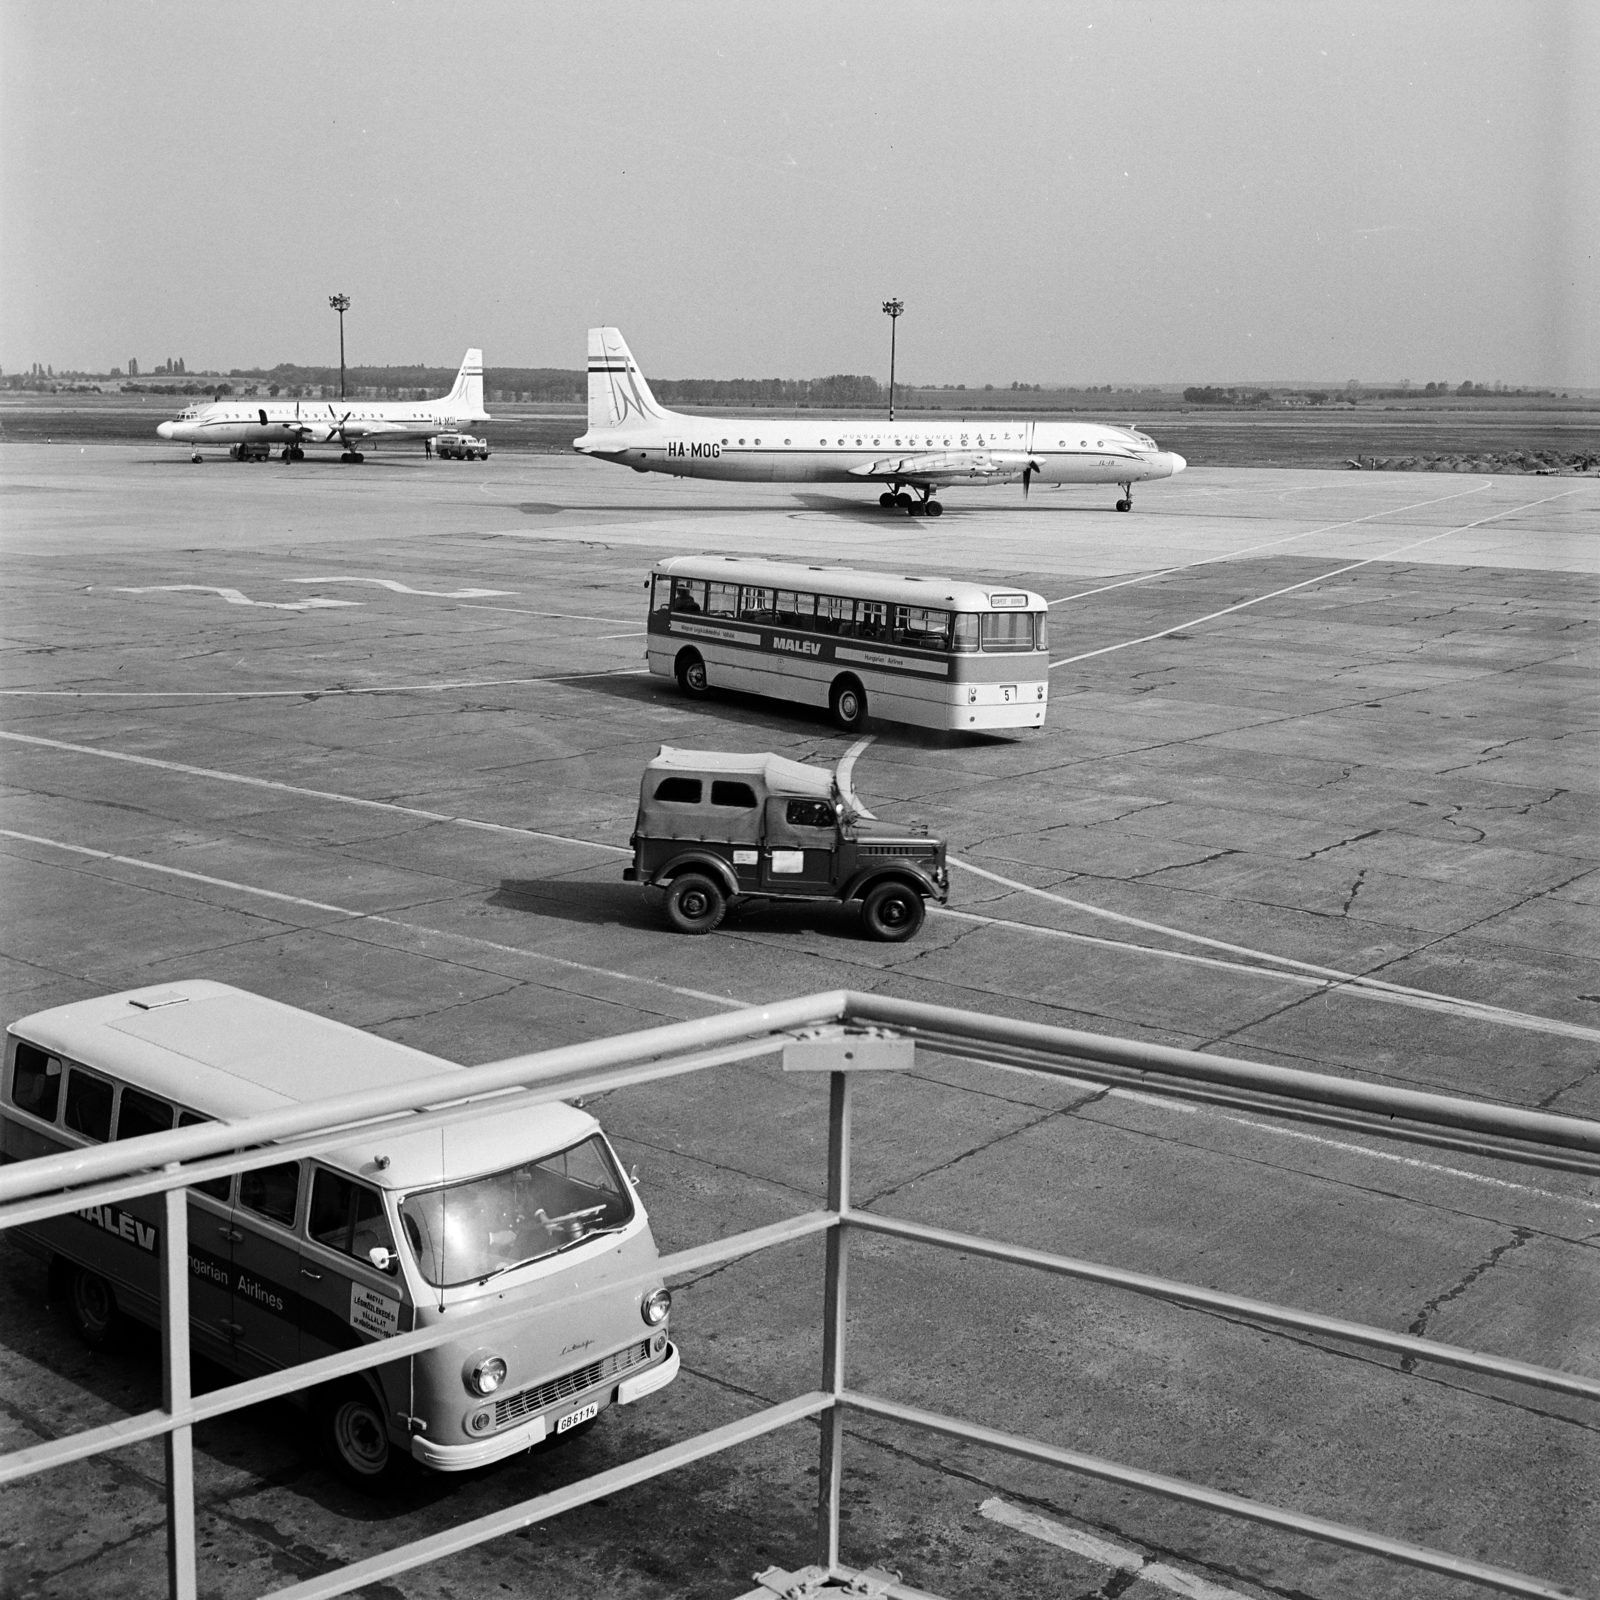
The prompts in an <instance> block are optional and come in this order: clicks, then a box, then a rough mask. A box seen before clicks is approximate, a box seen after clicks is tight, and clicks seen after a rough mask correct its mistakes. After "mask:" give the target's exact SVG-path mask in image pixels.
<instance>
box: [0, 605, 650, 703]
mask: <svg viewBox="0 0 1600 1600" xmlns="http://www.w3.org/2000/svg"><path fill="white" fill-rule="evenodd" d="M338 603H339V604H340V605H343V604H344V603H345V602H344V601H342V600H341V601H339V602H338ZM649 671H650V669H649V668H648V667H619V668H615V669H611V670H607V671H603V672H563V673H558V674H555V675H553V676H550V677H547V678H456V679H447V680H445V681H444V682H442V683H375V684H371V685H369V686H366V687H362V686H359V685H351V684H346V683H333V684H328V685H325V686H322V687H317V688H311V689H0V696H10V697H11V698H14V699H20V700H321V699H330V700H331V699H334V698H335V697H337V696H339V695H359V694H447V693H449V691H450V690H452V689H517V688H527V687H529V686H531V685H534V684H542V683H583V682H585V681H586V680H588V679H590V678H642V677H646V676H648V674H649Z"/></svg>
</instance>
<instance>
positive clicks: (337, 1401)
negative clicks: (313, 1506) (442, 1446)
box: [313, 1383, 411, 1492]
mask: <svg viewBox="0 0 1600 1600" xmlns="http://www.w3.org/2000/svg"><path fill="white" fill-rule="evenodd" d="M313 1409H314V1416H315V1421H316V1430H317V1443H318V1445H319V1446H320V1447H321V1450H322V1454H323V1457H324V1459H325V1460H326V1461H327V1463H328V1465H329V1466H330V1467H332V1468H333V1470H334V1472H335V1473H337V1474H338V1476H339V1477H340V1478H342V1479H343V1480H344V1481H345V1482H346V1483H348V1484H349V1485H350V1486H351V1487H352V1488H355V1489H365V1490H367V1491H369V1492H371V1491H372V1490H375V1489H384V1488H390V1487H392V1486H393V1485H394V1484H395V1483H397V1482H398V1481H399V1479H400V1478H401V1477H402V1476H403V1475H404V1473H405V1469H406V1466H407V1464H408V1463H409V1462H410V1459H411V1458H410V1457H409V1456H407V1455H405V1454H404V1453H403V1452H401V1451H400V1450H397V1449H396V1448H395V1446H394V1443H393V1441H392V1440H391V1439H390V1438H389V1425H388V1423H387V1422H386V1421H385V1419H384V1415H383V1410H382V1408H381V1407H380V1406H379V1404H378V1402H377V1400H376V1399H375V1398H374V1397H373V1393H372V1391H371V1390H370V1389H369V1388H367V1386H366V1385H365V1384H364V1383H347V1384H340V1385H337V1386H336V1387H334V1388H331V1389H324V1390H320V1391H319V1392H318V1394H317V1397H316V1400H315V1401H314V1405H313Z"/></svg>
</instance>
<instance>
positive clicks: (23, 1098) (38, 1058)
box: [11, 1039, 61, 1122]
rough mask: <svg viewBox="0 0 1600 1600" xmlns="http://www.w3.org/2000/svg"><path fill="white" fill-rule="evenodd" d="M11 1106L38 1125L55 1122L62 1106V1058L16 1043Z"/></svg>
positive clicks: (23, 1043) (34, 1046) (24, 1041)
mask: <svg viewBox="0 0 1600 1600" xmlns="http://www.w3.org/2000/svg"><path fill="white" fill-rule="evenodd" d="M11 1103H12V1105H14V1106H15V1107H16V1108H17V1110H19V1111H26V1112H28V1113H29V1114H30V1115H32V1116H35V1117H38V1118H39V1120H40V1121H41V1122H54V1121H55V1120H56V1107H57V1106H58V1105H60V1103H61V1058H60V1057H59V1056H52V1055H46V1054H45V1052H44V1051H43V1050H41V1049H40V1048H39V1047H38V1045H36V1044H29V1043H28V1042H27V1041H26V1040H25V1039H19V1040H18V1041H17V1058H16V1064H15V1066H14V1067H13V1069H12V1073H11Z"/></svg>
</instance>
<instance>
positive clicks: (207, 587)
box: [113, 583, 361, 611]
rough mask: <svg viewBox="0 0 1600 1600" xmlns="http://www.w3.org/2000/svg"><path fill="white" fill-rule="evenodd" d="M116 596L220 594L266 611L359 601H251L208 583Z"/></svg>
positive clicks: (169, 585) (314, 608)
mask: <svg viewBox="0 0 1600 1600" xmlns="http://www.w3.org/2000/svg"><path fill="white" fill-rule="evenodd" d="M113 592H114V593H116V594H220V595H221V596H222V598H223V599H224V600H226V601H227V602H228V604H229V605H230V606H260V607H261V608H262V609H263V610H266V611H326V610H329V609H331V608H333V607H335V606H358V605H360V604H361V602H360V601H359V600H322V599H316V600H252V599H251V598H250V597H249V595H247V594H242V593H240V591H239V590H237V589H228V588H222V587H219V586H217V585H216V584H210V583H152V584H150V585H148V586H147V587H145V588H143V589H127V588H118V589H116V590H114V591H113Z"/></svg>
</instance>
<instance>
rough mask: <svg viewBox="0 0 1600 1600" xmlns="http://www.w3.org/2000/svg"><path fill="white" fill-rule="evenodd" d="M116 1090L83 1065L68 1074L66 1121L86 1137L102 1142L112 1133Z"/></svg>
mask: <svg viewBox="0 0 1600 1600" xmlns="http://www.w3.org/2000/svg"><path fill="white" fill-rule="evenodd" d="M115 1093H116V1090H115V1089H114V1088H112V1086H111V1085H110V1084H109V1083H107V1082H106V1080H105V1079H104V1078H95V1077H91V1076H90V1075H89V1074H88V1073H87V1072H85V1071H84V1070H83V1068H82V1067H74V1068H73V1069H72V1071H71V1072H70V1073H68V1075H67V1114H66V1116H65V1118H64V1119H63V1121H64V1123H65V1125H66V1126H67V1127H69V1128H71V1129H72V1130H73V1132H74V1133H81V1134H82V1135H83V1136H84V1138H86V1139H93V1140H94V1141H95V1142H96V1143H97V1144H104V1143H105V1142H106V1140H108V1139H109V1138H110V1137H111V1100H112V1097H113V1095H115Z"/></svg>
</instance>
